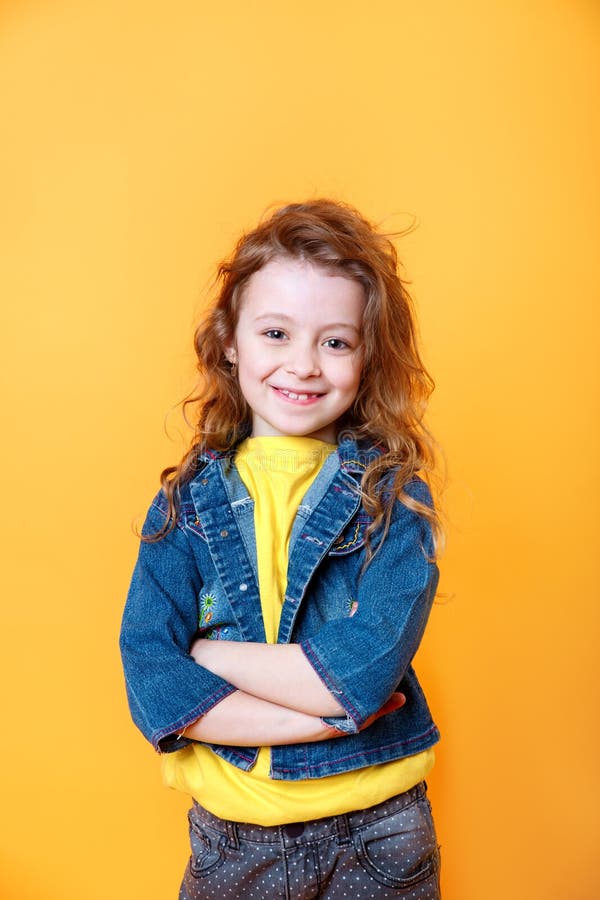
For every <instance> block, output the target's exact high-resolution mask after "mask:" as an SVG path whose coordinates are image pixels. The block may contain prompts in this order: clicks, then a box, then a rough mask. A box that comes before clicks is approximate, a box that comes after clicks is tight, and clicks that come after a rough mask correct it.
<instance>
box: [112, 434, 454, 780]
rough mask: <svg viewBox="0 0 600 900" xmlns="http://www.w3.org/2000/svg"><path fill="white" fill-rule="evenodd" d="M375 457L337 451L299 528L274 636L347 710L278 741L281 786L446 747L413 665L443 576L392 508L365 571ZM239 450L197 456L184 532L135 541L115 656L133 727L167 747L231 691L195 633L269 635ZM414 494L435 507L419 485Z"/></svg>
mask: <svg viewBox="0 0 600 900" xmlns="http://www.w3.org/2000/svg"><path fill="white" fill-rule="evenodd" d="M378 452H379V451H378V450H377V449H376V448H373V447H367V446H365V445H363V444H361V445H358V444H357V443H355V442H354V441H352V440H346V441H344V442H343V443H341V444H340V445H339V447H338V448H337V452H336V451H334V452H333V453H331V454H330V455H329V456H328V457H327V459H326V460H325V462H324V464H323V466H322V468H321V470H320V471H319V473H318V475H317V477H316V478H315V480H314V482H313V483H312V485H311V486H310V488H309V489H308V491H307V492H306V494H305V496H304V498H303V500H302V502H301V504H300V507H299V509H298V511H297V514H296V517H295V520H294V525H293V528H292V533H291V537H290V545H289V564H288V582H287V590H286V595H285V598H284V601H283V607H282V612H281V621H280V627H279V634H278V642H279V643H289V642H292V643H298V644H300V646H301V647H302V650H303V652H304V654H305V655H306V658H307V659H308V661H309V662H310V664H311V665H312V666H313V668H314V669H315V671H316V672H317V673H318V675H319V676H320V678H321V679H322V681H323V682H324V684H325V685H326V686H327V688H328V689H329V690H330V691H331V692H332V693H333V694H334V695H335V697H336V698H337V700H338V701H339V703H340V705H341V706H342V707H343V708H344V710H345V711H346V715H345V716H339V717H332V718H328V719H326V721H327V722H329V723H330V724H332V725H335V726H336V727H337V728H338V729H340V730H341V731H344V732H345V734H344V736H343V737H341V738H332V739H330V740H325V741H320V742H316V743H302V744H289V745H284V746H277V747H272V748H271V775H272V777H273V778H275V779H284V780H298V779H306V778H319V777H323V776H325V775H334V774H337V773H339V772H344V771H348V770H350V769H358V768H361V767H364V766H370V765H375V764H377V763H382V762H387V761H389V760H392V759H399V758H400V757H403V756H407V755H410V754H413V753H418V752H419V751H421V750H424V749H426V748H427V747H430V746H431V745H432V744H434V743H436V741H438V740H439V732H438V730H437V728H436V726H435V724H434V723H433V721H432V718H431V715H430V712H429V709H428V706H427V703H426V700H425V696H424V694H423V691H422V689H421V687H420V685H419V682H418V681H417V677H416V675H415V673H414V671H413V668H412V666H411V660H412V658H413V656H414V654H415V652H416V650H417V647H418V646H419V642H420V640H421V636H422V634H423V631H424V628H425V624H426V621H427V617H428V615H429V611H430V608H431V604H432V602H433V597H434V594H435V590H436V586H437V580H438V572H437V567H436V565H435V563H433V562H432V561H431V559H430V557H431V555H432V542H431V533H430V528H429V525H428V523H427V521H426V520H425V519H424V518H423V517H422V516H419V515H417V514H416V513H414V512H412V511H411V510H409V509H408V508H407V507H406V506H405V505H404V504H402V503H400V502H399V501H396V502H395V504H394V509H393V515H392V519H391V524H390V528H389V532H388V534H387V536H386V538H385V540H384V541H383V544H382V545H381V547H380V548H379V550H378V552H377V553H376V554H375V556H374V558H373V560H372V561H371V562H370V563H369V565H368V566H367V567H366V568H365V569H364V571H363V564H364V560H365V530H366V528H367V526H368V524H369V521H370V519H369V517H368V515H367V514H366V513H365V511H364V509H363V507H362V505H361V500H360V494H359V490H358V488H359V485H360V479H361V475H362V474H363V472H364V469H365V468H366V465H367V463H368V462H369V460H370V459H371V458H372V454H373V453H375V454H376V453H378ZM233 455H234V452H231V453H207V454H206V455H204V456H201V457H199V459H198V470H197V473H196V474H195V476H194V478H193V479H192V480H191V481H190V482H189V483H188V484H186V485H185V486H184V487H182V489H181V497H180V505H179V513H178V518H177V524H176V527H175V528H174V529H173V530H172V531H171V532H170V533H169V534H167V535H166V537H164V538H162V539H161V540H159V541H157V542H154V543H148V542H142V543H141V545H140V551H139V557H138V561H137V564H136V567H135V570H134V573H133V578H132V581H131V587H130V590H129V594H128V597H127V603H126V606H125V611H124V615H123V622H122V629H121V653H122V657H123V664H124V669H125V681H126V687H127V695H128V699H129V705H130V709H131V713H132V716H133V719H134V721H135V723H136V725H137V726H138V727H139V728H140V730H141V731H142V733H143V734H144V735H145V736H146V737H147V738H148V740H149V741H150V742H151V743H152V745H153V746H154V747H155V748H156V749H157V750H160V751H164V752H169V751H173V750H178V749H180V748H182V747H184V746H185V745H186V744H188V743H190V741H189V740H188V739H187V738H185V737H181V738H179V737H178V733H179V732H181V731H182V730H183V729H184V728H185V726H186V725H189V724H190V723H192V722H194V721H195V720H196V719H197V718H198V717H199V716H202V715H203V714H205V713H206V712H208V710H210V709H211V708H212V707H213V706H215V705H216V704H217V703H219V701H220V700H223V698H224V697H227V696H228V694H230V693H232V692H233V691H234V690H235V688H234V687H233V685H231V684H230V683H228V682H227V681H225V680H224V679H223V678H221V677H219V676H217V675H214V674H213V673H212V672H210V671H208V670H207V669H205V668H203V667H202V666H199V665H197V664H196V662H195V661H194V660H193V658H192V657H191V656H190V655H189V652H188V651H189V647H190V645H191V643H192V641H193V639H194V637H195V636H198V635H200V636H202V637H206V638H213V639H215V640H219V639H221V640H234V641H263V642H264V641H265V632H264V627H263V621H262V615H261V607H260V598H259V592H258V576H257V562H256V543H255V533H254V501H253V500H252V499H251V497H249V495H248V491H247V489H246V487H245V486H244V484H243V482H242V480H241V479H240V477H239V475H238V473H237V470H236V468H235V466H234V465H233ZM407 492H408V493H409V494H410V495H411V496H412V497H414V498H415V499H418V500H420V501H422V502H424V503H428V504H430V503H431V499H430V495H429V490H428V488H427V486H426V485H425V483H424V482H423V481H421V480H420V479H415V480H413V481H411V482H410V483H409V485H408V486H407ZM166 509H167V503H166V500H165V497H164V495H163V494H162V492H161V493H159V494H158V495H157V497H156V498H155V499H154V501H153V503H152V506H151V507H150V510H149V512H148V516H147V519H146V522H145V524H144V534H152V533H154V532H156V531H158V530H159V528H160V527H161V526H162V525H163V523H164V521H165V515H166ZM372 547H373V549H376V548H377V547H378V541H377V536H375V538H374V539H372ZM351 613H353V614H351ZM395 690H401V691H402V692H403V693H404V694H405V696H406V703H405V705H404V706H403V707H402V708H401V709H399V710H396V711H395V712H392V713H389V714H387V715H385V716H382V717H380V718H379V719H378V720H376V721H375V722H374V723H373V724H371V725H370V726H369V727H368V728H366V729H364V730H363V731H360V730H359V729H360V728H361V726H362V725H363V723H364V722H365V721H366V719H368V718H369V716H371V715H372V714H373V713H375V712H377V711H378V710H379V709H380V708H381V706H382V705H383V704H384V702H385V701H386V700H387V699H388V698H389V696H390V695H391V694H392V693H393V691H395ZM209 746H211V748H212V750H213V751H214V752H215V753H218V754H219V755H220V756H221V757H223V758H224V759H226V760H227V761H229V762H230V763H232V764H233V765H236V766H238V767H239V768H240V769H244V770H248V769H251V768H252V766H253V765H254V762H255V761H256V757H257V753H258V748H256V747H230V746H221V745H214V744H211V745H209Z"/></svg>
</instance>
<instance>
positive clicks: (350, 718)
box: [299, 638, 367, 734]
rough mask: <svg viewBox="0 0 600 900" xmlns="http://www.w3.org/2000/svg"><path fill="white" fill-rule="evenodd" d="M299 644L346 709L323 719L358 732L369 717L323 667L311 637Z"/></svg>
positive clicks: (325, 683)
mask: <svg viewBox="0 0 600 900" xmlns="http://www.w3.org/2000/svg"><path fill="white" fill-rule="evenodd" d="M299 646H300V647H301V648H302V652H303V653H304V655H305V656H306V658H307V660H308V661H309V663H310V664H311V666H312V667H313V669H314V670H315V672H316V673H317V675H318V676H319V678H320V679H321V681H322V682H323V684H324V685H325V687H326V688H327V690H328V691H329V693H330V694H333V696H334V697H335V699H336V700H337V701H338V703H339V704H340V706H343V707H344V709H345V710H346V715H345V716H324V717H323V721H324V722H326V723H327V724H328V725H332V726H333V727H334V728H337V729H338V731H343V732H344V734H356V732H357V731H358V730H359V729H360V726H361V725H362V724H363V722H364V721H365V720H366V719H367V716H365V715H362V714H361V713H360V712H359V710H358V709H357V708H356V706H354V704H353V703H352V701H351V700H350V698H349V697H347V696H346V694H344V692H343V691H342V690H340V687H339V685H338V684H336V683H335V682H333V681H332V679H331V677H330V675H329V673H328V672H327V671H326V669H325V668H324V667H323V665H322V663H321V660H320V659H319V657H318V656H317V655H316V653H315V652H314V650H313V647H312V644H311V641H310V638H307V639H306V640H304V641H300V645H299Z"/></svg>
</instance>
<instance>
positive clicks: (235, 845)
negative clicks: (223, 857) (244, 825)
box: [225, 820, 240, 850]
mask: <svg viewBox="0 0 600 900" xmlns="http://www.w3.org/2000/svg"><path fill="white" fill-rule="evenodd" d="M225 825H226V828H227V842H228V844H229V846H230V847H231V848H232V850H239V849H240V841H239V836H238V827H237V822H230V821H228V820H226V821H225Z"/></svg>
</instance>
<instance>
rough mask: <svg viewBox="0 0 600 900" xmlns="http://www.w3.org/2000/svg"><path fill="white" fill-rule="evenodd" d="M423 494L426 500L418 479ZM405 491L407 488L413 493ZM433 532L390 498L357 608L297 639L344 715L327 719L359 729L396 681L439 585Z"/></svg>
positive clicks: (343, 728)
mask: <svg viewBox="0 0 600 900" xmlns="http://www.w3.org/2000/svg"><path fill="white" fill-rule="evenodd" d="M420 484H421V485H422V489H423V493H424V496H423V497H421V496H419V499H425V502H427V498H428V497H429V492H428V489H427V488H426V486H425V485H424V484H423V483H422V482H421V483H420ZM411 493H413V492H412V491H411ZM432 554H433V545H432V539H431V529H430V526H429V523H428V522H427V520H426V519H424V518H423V517H422V516H419V515H417V514H416V513H414V512H413V511H412V510H409V509H408V508H407V507H406V506H404V504H401V503H400V502H397V503H396V506H395V509H394V516H393V519H392V523H391V525H390V528H389V531H388V534H387V537H386V538H385V540H384V541H383V543H382V545H381V547H380V548H379V549H378V551H377V553H376V554H375V557H374V559H373V560H372V562H371V563H370V565H369V566H368V567H367V569H366V571H365V572H364V574H363V575H362V577H361V579H360V583H359V585H358V590H357V595H356V596H357V608H356V613H355V614H354V615H353V616H352V617H351V618H347V619H336V620H335V621H332V622H329V623H327V624H326V625H324V626H323V628H321V629H320V630H319V631H318V633H317V634H316V635H315V636H314V637H311V638H308V639H306V640H303V641H301V644H300V646H301V647H302V649H303V651H304V653H305V655H306V657H307V659H308V661H309V662H310V663H311V665H312V666H313V668H314V669H315V671H316V672H317V674H318V675H319V676H320V678H321V680H322V681H323V682H324V684H325V685H326V687H327V688H328V690H329V691H330V692H331V693H332V694H334V696H335V697H336V699H337V700H338V701H339V703H340V704H341V706H343V707H344V709H345V710H346V716H345V717H344V716H339V717H331V718H327V719H326V720H325V721H327V722H328V724H331V725H334V726H335V727H336V728H338V729H339V730H340V731H344V732H350V733H353V732H357V731H358V730H359V729H360V727H361V726H362V725H363V724H364V722H365V721H366V720H367V719H368V718H369V716H371V715H372V714H373V713H376V712H377V711H378V710H379V709H381V707H382V706H383V704H384V703H385V702H386V700H388V699H389V697H390V696H391V694H392V693H393V692H394V691H395V690H397V689H398V687H399V685H400V682H401V681H402V678H403V676H404V673H405V672H406V670H407V668H408V667H409V665H410V663H411V660H412V658H413V656H414V655H415V653H416V651H417V648H418V646H419V643H420V641H421V638H422V636H423V632H424V630H425V625H426V623H427V619H428V616H429V612H430V610H431V605H432V603H433V599H434V596H435V591H436V588H437V583H438V569H437V566H436V564H435V563H434V562H432V561H431V559H430V556H431V555H432Z"/></svg>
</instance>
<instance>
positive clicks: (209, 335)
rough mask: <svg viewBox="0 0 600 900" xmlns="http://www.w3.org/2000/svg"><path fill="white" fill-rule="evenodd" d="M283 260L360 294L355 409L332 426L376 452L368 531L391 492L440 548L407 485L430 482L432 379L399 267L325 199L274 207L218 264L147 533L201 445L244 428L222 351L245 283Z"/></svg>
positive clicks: (381, 517) (174, 507) (246, 418)
mask: <svg viewBox="0 0 600 900" xmlns="http://www.w3.org/2000/svg"><path fill="white" fill-rule="evenodd" d="M282 257H283V258H288V259H289V258H292V259H296V260H301V261H305V262H309V263H311V264H313V265H315V266H318V267H320V268H323V269H326V270H328V271H329V272H332V273H334V274H337V275H342V276H344V277H346V278H351V279H352V280H354V281H357V282H358V283H359V284H360V285H361V286H362V288H363V290H364V295H365V299H366V304H365V310H364V317H363V334H362V339H363V343H364V362H363V369H362V376H361V383H360V387H359V390H358V392H357V395H356V398H355V400H354V403H353V405H352V407H351V408H350V409H349V410H348V411H347V412H346V413H345V414H344V416H343V417H342V419H341V420H340V421H339V422H338V436H340V435H349V436H351V437H353V438H355V439H366V440H367V441H369V442H371V443H372V444H373V443H374V444H376V445H379V447H380V448H381V450H382V452H381V453H380V454H372V455H371V456H369V457H368V460H369V461H368V464H367V466H366V470H365V472H364V475H363V477H362V482H361V493H362V500H363V506H364V508H365V511H366V512H367V513H368V514H369V515H370V516H372V519H373V521H372V524H371V525H370V527H369V537H370V536H371V535H372V534H373V533H374V532H375V531H376V529H378V528H379V527H380V526H381V525H383V527H384V531H383V534H384V536H385V533H386V532H387V528H388V527H389V520H390V515H391V508H392V506H393V500H394V499H395V498H398V499H399V500H400V501H401V502H402V503H404V504H405V505H406V506H407V507H409V508H410V509H412V510H414V511H415V512H417V513H418V514H420V515H422V516H424V517H425V518H426V519H427V520H428V521H429V522H430V524H431V526H432V530H433V535H434V542H435V543H436V545H439V539H440V537H441V528H440V522H439V517H438V514H437V512H436V511H435V509H432V508H431V507H429V506H428V505H426V504H423V503H420V502H418V501H417V500H415V499H414V498H412V497H411V496H410V495H409V494H408V493H407V492H406V491H405V486H406V484H407V482H409V481H410V480H411V479H412V478H414V476H415V475H417V474H420V475H421V476H422V477H424V478H425V480H426V481H428V482H431V478H430V476H431V473H432V472H433V470H434V468H435V461H436V452H435V447H436V445H435V442H434V440H433V438H432V436H431V434H430V433H429V431H428V429H427V428H426V426H425V425H424V422H423V416H424V413H425V409H426V406H427V401H428V398H429V396H430V394H431V391H432V390H433V381H432V379H431V377H430V375H429V374H428V372H427V370H426V369H425V367H424V365H423V362H422V360H421V357H420V354H419V350H418V346H417V334H416V324H415V317H414V313H413V306H412V301H411V298H410V295H409V293H408V291H407V288H406V282H405V281H404V280H403V278H402V277H401V276H400V274H399V272H398V257H397V253H396V249H395V247H394V245H393V243H392V242H391V240H390V239H389V238H388V237H387V236H386V235H384V234H381V233H379V232H378V231H377V230H376V228H375V226H374V225H372V224H371V223H370V222H368V221H367V220H366V219H365V218H364V217H363V216H362V215H361V214H360V213H358V212H357V210H355V209H353V208H352V207H351V206H349V205H347V204H344V203H340V202H338V201H333V200H329V199H319V200H311V201H308V202H306V203H292V204H289V205H287V206H283V207H281V208H280V209H277V210H276V211H275V212H274V213H272V214H271V215H270V217H269V218H267V219H266V220H265V221H263V222H262V223H261V224H259V225H258V227H257V228H255V229H254V230H253V231H250V232H248V233H247V234H244V235H243V236H242V237H241V238H240V240H239V241H238V243H237V245H236V247H235V249H234V251H233V253H232V254H231V256H230V257H229V258H227V259H225V260H224V261H223V262H222V263H221V264H220V266H219V268H218V274H217V280H216V288H217V296H216V299H215V302H214V303H213V304H212V306H211V307H210V308H209V310H208V312H207V313H206V314H205V316H204V318H203V320H202V321H201V323H200V324H199V326H198V328H197V329H196V332H195V335H194V346H195V350H196V355H197V360H198V363H197V368H198V372H199V384H198V387H197V389H195V390H194V392H193V393H192V394H191V395H190V396H189V397H188V398H187V399H186V400H185V401H184V403H183V407H184V414H185V415H186V418H187V420H188V422H189V424H190V425H191V426H192V427H193V429H194V435H193V438H192V441H191V445H190V448H189V450H188V451H187V453H186V454H185V455H184V456H183V459H182V460H181V462H180V463H179V465H177V466H169V467H168V468H166V469H164V471H163V472H162V473H161V483H162V487H163V491H164V493H165V495H166V498H167V500H168V504H169V508H168V514H167V518H166V520H165V523H164V526H163V528H162V529H161V530H160V531H159V532H157V533H156V534H153V535H150V536H147V537H146V538H145V539H146V540H159V539H160V538H162V537H163V536H164V535H165V534H167V533H168V532H169V531H170V530H171V529H172V528H173V527H174V526H175V522H176V518H177V514H178V498H179V493H180V489H181V487H182V486H183V485H184V484H185V483H186V482H188V481H190V480H191V479H192V478H193V476H194V474H195V472H196V470H197V461H198V457H199V455H200V454H202V453H203V452H204V451H206V450H208V449H210V450H219V451H229V450H231V449H232V448H233V447H234V446H235V445H236V444H237V443H238V442H239V441H240V440H242V439H243V438H245V437H247V436H249V435H250V433H251V427H252V411H251V409H250V408H249V406H248V404H247V403H246V400H245V399H244V396H243V395H242V392H241V390H240V386H239V383H238V380H237V375H236V371H235V368H234V366H232V364H231V362H229V361H228V359H227V357H226V355H225V349H224V348H225V347H226V346H227V345H231V343H232V342H233V340H234V335H235V330H236V325H237V321H238V316H239V311H240V304H241V303H243V299H244V288H245V287H246V285H247V284H248V281H249V279H250V278H251V277H252V275H253V274H254V273H255V272H257V271H258V270H259V269H261V268H262V267H263V266H265V265H266V264H267V263H269V262H270V261H271V260H273V259H276V258H282ZM191 408H193V410H194V414H193V415H192V416H191V415H190V412H189V411H190V409H191Z"/></svg>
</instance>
